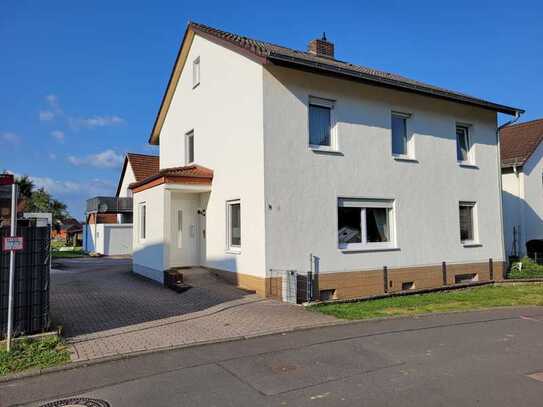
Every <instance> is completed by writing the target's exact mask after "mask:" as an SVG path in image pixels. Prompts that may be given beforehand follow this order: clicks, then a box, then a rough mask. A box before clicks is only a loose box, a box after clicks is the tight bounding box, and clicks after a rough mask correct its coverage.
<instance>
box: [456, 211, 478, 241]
mask: <svg viewBox="0 0 543 407" xmlns="http://www.w3.org/2000/svg"><path fill="white" fill-rule="evenodd" d="M459 212H460V241H461V242H462V243H464V244H469V243H473V242H475V241H476V240H477V239H476V236H475V232H476V231H475V202H460V205H459Z"/></svg>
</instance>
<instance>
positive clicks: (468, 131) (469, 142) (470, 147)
mask: <svg viewBox="0 0 543 407" xmlns="http://www.w3.org/2000/svg"><path fill="white" fill-rule="evenodd" d="M459 128H461V129H464V130H465V133H464V134H465V137H466V139H467V146H468V157H467V159H466V160H459V159H458V135H457V134H456V132H457V131H458V129H459ZM471 133H472V126H471V125H470V124H466V123H459V122H457V123H456V126H455V128H454V134H455V141H456V144H455V147H456V150H455V154H456V160H457V162H458V164H460V165H475V153H474V148H473V144H472V142H473V140H472V134H471Z"/></svg>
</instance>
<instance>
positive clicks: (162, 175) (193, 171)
mask: <svg viewBox="0 0 543 407" xmlns="http://www.w3.org/2000/svg"><path fill="white" fill-rule="evenodd" d="M155 180H158V181H157V184H156V185H159V184H163V183H177V184H185V183H187V184H194V183H196V184H211V181H212V180H213V170H211V169H209V168H206V167H202V166H201V165H198V164H192V165H187V166H184V167H172V168H163V169H161V170H160V171H159V172H158V173H157V174H154V175H152V176H150V177H147V178H145V179H143V180H141V181H137V182H133V183H132V184H130V189H136V188H138V187H141V186H143V185H146V184H148V183H150V182H152V181H155Z"/></svg>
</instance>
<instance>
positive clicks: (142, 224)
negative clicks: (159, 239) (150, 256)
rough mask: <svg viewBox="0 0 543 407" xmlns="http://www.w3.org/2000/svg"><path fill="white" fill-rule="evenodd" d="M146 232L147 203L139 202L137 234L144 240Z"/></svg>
mask: <svg viewBox="0 0 543 407" xmlns="http://www.w3.org/2000/svg"><path fill="white" fill-rule="evenodd" d="M146 234H147V205H145V203H140V204H139V235H140V240H145V236H146Z"/></svg>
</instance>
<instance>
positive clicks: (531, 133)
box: [500, 119, 543, 256]
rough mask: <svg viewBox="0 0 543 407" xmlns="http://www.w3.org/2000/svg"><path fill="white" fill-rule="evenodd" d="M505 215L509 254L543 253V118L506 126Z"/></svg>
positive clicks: (503, 155)
mask: <svg viewBox="0 0 543 407" xmlns="http://www.w3.org/2000/svg"><path fill="white" fill-rule="evenodd" d="M500 135H501V158H502V187H503V217H504V235H505V244H506V252H507V255H508V256H525V255H527V254H529V255H532V256H533V255H534V253H536V252H538V253H539V255H540V256H543V143H542V141H543V119H539V120H533V121H530V122H525V123H519V124H515V125H511V126H507V127H505V128H503V129H502V130H501V132H500Z"/></svg>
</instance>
